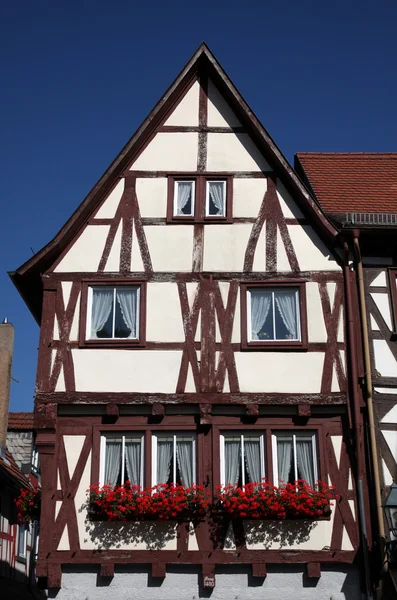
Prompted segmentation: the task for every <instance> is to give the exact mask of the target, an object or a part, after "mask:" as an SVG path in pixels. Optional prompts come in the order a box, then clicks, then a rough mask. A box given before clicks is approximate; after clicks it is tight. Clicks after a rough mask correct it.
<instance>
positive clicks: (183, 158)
mask: <svg viewBox="0 0 397 600" xmlns="http://www.w3.org/2000/svg"><path fill="white" fill-rule="evenodd" d="M197 146H198V133H157V134H156V135H155V137H154V139H153V140H152V141H151V142H150V143H149V144H148V145H147V146H146V148H145V149H144V150H143V152H142V153H141V154H140V156H138V158H137V159H136V160H135V162H133V163H132V165H131V170H134V171H171V172H172V171H190V172H192V171H196V169H197Z"/></svg>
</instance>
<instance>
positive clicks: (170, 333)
mask: <svg viewBox="0 0 397 600" xmlns="http://www.w3.org/2000/svg"><path fill="white" fill-rule="evenodd" d="M147 315H148V318H147V323H146V339H147V340H148V341H153V342H183V341H184V340H185V335H184V331H183V323H182V314H181V304H180V301H179V294H178V286H177V284H176V283H148V285H147Z"/></svg>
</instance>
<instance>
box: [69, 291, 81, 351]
mask: <svg viewBox="0 0 397 600" xmlns="http://www.w3.org/2000/svg"><path fill="white" fill-rule="evenodd" d="M80 300H81V294H79V296H78V298H77V302H76V309H75V311H74V315H73V321H72V326H71V328H70V334H69V340H70V341H76V340H78V339H79V322H80Z"/></svg>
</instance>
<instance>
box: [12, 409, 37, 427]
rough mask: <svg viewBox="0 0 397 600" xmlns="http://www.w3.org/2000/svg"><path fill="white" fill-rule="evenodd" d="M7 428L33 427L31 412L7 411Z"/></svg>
mask: <svg viewBox="0 0 397 600" xmlns="http://www.w3.org/2000/svg"><path fill="white" fill-rule="evenodd" d="M8 429H33V413H32V412H10V413H8Z"/></svg>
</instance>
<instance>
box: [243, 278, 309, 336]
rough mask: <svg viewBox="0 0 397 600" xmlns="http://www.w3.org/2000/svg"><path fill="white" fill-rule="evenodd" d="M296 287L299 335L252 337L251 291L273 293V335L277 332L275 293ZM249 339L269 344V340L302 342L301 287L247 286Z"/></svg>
mask: <svg viewBox="0 0 397 600" xmlns="http://www.w3.org/2000/svg"><path fill="white" fill-rule="evenodd" d="M292 289H295V302H296V316H297V330H298V337H297V338H294V339H279V340H278V339H276V338H275V337H273V339H270V338H269V339H267V340H254V339H252V321H251V303H252V300H251V292H260V291H265V292H270V293H271V294H272V306H273V311H272V317H273V335H275V333H276V303H275V298H274V293H275V292H281V291H286V290H292ZM247 340H248V342H253V343H255V342H256V343H258V342H259V343H260V344H267V343H269V342H271V343H280V342H284V343H285V342H301V341H302V323H301V305H300V288H299V287H295V286H294V285H291V287H289V286H288V287H287V286H286V287H273V286H272V287H270V286H269V287H266V286H265V285H264V286H257V287H251V288H250V287H247Z"/></svg>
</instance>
